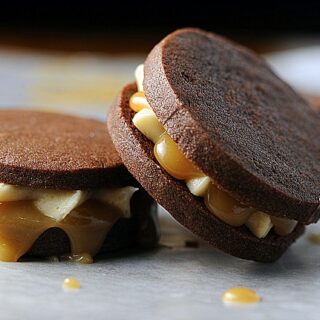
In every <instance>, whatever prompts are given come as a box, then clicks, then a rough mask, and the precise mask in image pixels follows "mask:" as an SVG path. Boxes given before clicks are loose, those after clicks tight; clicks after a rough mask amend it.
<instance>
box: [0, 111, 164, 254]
mask: <svg viewBox="0 0 320 320" xmlns="http://www.w3.org/2000/svg"><path fill="white" fill-rule="evenodd" d="M0 121H1V123H2V125H1V128H0V182H2V183H7V184H11V185H19V186H25V187H31V188H40V189H44V188H50V189H57V190H63V189H70V190H87V189H95V188H97V189H98V188H117V187H123V186H137V187H140V185H139V184H138V183H137V181H135V180H134V178H133V177H132V176H131V175H130V173H129V172H128V171H127V169H126V168H125V166H124V165H123V163H122V161H121V159H120V157H119V155H118V153H117V152H116V150H115V148H114V145H113V143H112V141H111V138H110V136H109V134H108V131H107V127H106V125H105V124H104V123H103V122H100V121H96V120H90V119H84V118H79V117H75V116H70V115H63V114H55V113H47V112H37V111H26V110H0ZM130 207H131V210H130V211H131V215H130V218H121V219H119V220H118V221H117V222H116V223H115V224H114V226H113V227H112V229H111V230H110V231H109V232H108V234H107V237H106V239H105V241H104V243H103V245H102V247H101V248H100V251H99V253H106V252H110V251H115V250H118V249H123V248H128V247H133V246H137V245H138V246H143V247H152V246H155V245H156V244H157V241H158V237H159V232H158V230H157V228H158V226H157V216H156V208H155V202H154V201H153V199H152V198H151V197H150V196H149V195H148V194H147V193H146V192H145V191H144V190H143V189H142V188H141V187H140V188H139V190H138V191H136V192H135V194H134V195H133V197H132V199H131V203H130ZM106 214H108V213H107V212H106ZM3 224H4V223H3ZM3 227H6V226H4V225H3ZM27 232H29V231H28V230H26V233H27ZM0 233H1V228H0ZM68 253H70V241H69V238H68V236H67V234H66V233H65V232H64V231H62V230H61V229H58V228H50V229H48V230H46V231H45V232H44V233H43V234H42V235H41V236H40V237H39V238H38V239H37V241H36V242H35V243H34V244H33V246H32V247H31V248H30V250H29V251H28V252H27V254H26V255H27V256H34V257H45V256H51V255H56V256H59V255H64V254H68Z"/></svg>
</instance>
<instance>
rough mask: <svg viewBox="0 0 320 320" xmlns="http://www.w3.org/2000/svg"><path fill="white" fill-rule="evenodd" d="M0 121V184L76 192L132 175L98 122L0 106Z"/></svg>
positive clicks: (117, 182)
mask: <svg viewBox="0 0 320 320" xmlns="http://www.w3.org/2000/svg"><path fill="white" fill-rule="evenodd" d="M0 122H1V126H0V182H4V183H8V184H13V185H22V186H29V187H34V188H52V189H72V190H77V189H91V188H99V187H108V186H122V185H126V184H128V182H129V181H130V180H131V179H132V178H131V176H130V174H129V173H128V172H127V170H126V169H125V167H124V165H123V164H122V161H121V159H120V157H119V155H118V153H117V152H116V150H115V148H114V146H113V144H112V141H111V139H110V137H109V134H108V132H107V128H106V125H105V124H104V123H103V122H100V121H96V120H91V119H83V118H79V117H75V116H70V115H63V114H55V113H48V112H38V111H27V110H0Z"/></svg>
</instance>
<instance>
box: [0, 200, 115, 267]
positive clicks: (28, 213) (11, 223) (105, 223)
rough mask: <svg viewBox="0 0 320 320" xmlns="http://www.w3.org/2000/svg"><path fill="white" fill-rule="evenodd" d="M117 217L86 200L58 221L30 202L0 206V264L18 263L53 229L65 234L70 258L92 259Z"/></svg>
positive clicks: (105, 208) (95, 203)
mask: <svg viewBox="0 0 320 320" xmlns="http://www.w3.org/2000/svg"><path fill="white" fill-rule="evenodd" d="M120 216H121V214H120V213H119V211H118V210H116V209H115V208H113V207H109V206H107V205H106V204H104V203H102V202H99V201H96V200H88V201H86V202H85V203H83V204H82V205H81V206H79V207H78V208H76V209H74V210H73V211H71V213H70V214H69V215H68V216H67V217H66V218H65V219H64V220H62V221H60V222H58V221H55V220H53V219H52V218H49V217H47V216H45V215H44V214H42V213H41V212H40V211H39V210H38V209H36V207H35V206H34V205H33V203H32V202H31V201H14V202H6V203H0V261H17V260H18V259H19V258H20V257H21V256H22V255H24V254H25V253H26V252H28V251H29V249H30V248H31V247H32V245H33V243H34V242H35V241H36V240H37V239H38V237H39V236H40V235H41V234H42V233H43V232H45V231H46V230H48V229H50V228H54V227H56V228H61V229H62V230H63V231H65V233H66V234H67V235H68V237H69V239H70V245H71V254H72V255H81V254H83V253H84V252H85V253H87V254H89V255H90V256H94V255H95V254H96V253H97V252H98V251H99V249H100V247H101V245H102V243H103V241H104V239H105V237H106V234H107V232H108V231H109V230H110V229H111V227H112V226H113V224H114V223H115V222H116V221H117V220H118V219H119V218H120Z"/></svg>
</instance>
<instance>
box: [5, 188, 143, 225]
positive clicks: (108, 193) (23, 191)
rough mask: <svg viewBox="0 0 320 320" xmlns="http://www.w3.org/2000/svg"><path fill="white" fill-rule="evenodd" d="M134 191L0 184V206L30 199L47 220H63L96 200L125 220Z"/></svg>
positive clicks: (134, 189)
mask: <svg viewBox="0 0 320 320" xmlns="http://www.w3.org/2000/svg"><path fill="white" fill-rule="evenodd" d="M136 190H138V189H137V188H134V187H130V186H129V187H123V188H109V189H97V190H89V191H88V190H86V191H83V190H52V189H32V188H28V187H22V186H14V185H10V184H5V183H0V203H4V202H11V201H22V200H30V201H31V202H33V204H34V206H35V207H36V208H37V209H38V210H39V211H40V212H41V213H43V214H44V215H46V216H47V217H50V218H52V219H54V220H56V221H62V220H63V219H64V218H65V217H66V216H67V215H68V214H69V213H70V212H71V211H72V210H73V209H75V208H77V207H79V206H80V205H81V204H83V203H84V202H85V201H88V200H98V201H101V202H102V203H106V204H109V205H112V206H114V207H116V208H118V209H119V210H120V211H121V212H122V213H123V216H124V217H129V216H130V199H131V197H132V195H133V194H134V192H135V191H136Z"/></svg>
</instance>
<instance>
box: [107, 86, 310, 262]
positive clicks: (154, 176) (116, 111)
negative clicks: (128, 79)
mask: <svg viewBox="0 0 320 320" xmlns="http://www.w3.org/2000/svg"><path fill="white" fill-rule="evenodd" d="M136 90H137V87H136V85H135V84H131V85H128V86H126V87H125V88H124V89H123V90H122V91H121V93H120V95H119V98H118V100H117V102H116V103H115V104H114V106H113V107H112V108H111V110H110V113H109V116H108V127H109V131H110V135H111V137H112V140H113V142H114V144H115V146H116V148H117V151H118V152H119V154H120V156H121V158H122V160H123V162H124V164H125V165H126V167H127V168H128V170H129V171H130V172H131V173H132V175H133V176H134V177H135V178H136V179H137V180H138V181H139V182H140V184H141V185H142V187H143V188H144V189H145V190H146V191H147V192H148V193H149V194H150V195H151V196H152V197H153V198H154V199H155V200H156V201H157V202H159V204H161V205H162V206H163V207H164V208H165V209H167V210H168V211H169V212H170V214H171V215H172V216H173V217H174V218H175V219H176V220H177V221H178V222H179V223H181V224H182V225H183V226H185V227H186V228H188V229H189V230H190V231H192V232H193V233H195V234H196V235H197V236H199V237H200V238H202V239H204V240H206V241H207V242H209V243H210V244H211V245H213V246H215V247H216V248H218V249H220V250H223V251H225V252H227V253H229V254H232V255H234V256H237V257H240V258H244V259H251V260H256V261H263V262H271V261H275V260H276V259H278V258H279V257H280V256H281V255H282V254H283V253H284V252H285V251H286V249H287V248H288V247H289V246H290V245H291V244H292V242H294V241H295V240H296V239H297V238H298V237H299V236H300V235H301V234H302V233H303V230H304V226H303V225H302V224H300V223H299V224H298V225H297V226H296V228H295V230H294V231H293V232H292V233H290V234H289V235H287V236H278V235H277V234H275V233H274V232H273V230H271V231H270V232H269V234H268V235H267V236H266V237H265V238H263V239H259V238H257V237H255V236H254V235H253V234H252V233H251V232H250V231H249V230H248V229H247V228H246V227H245V226H242V227H233V226H230V225H228V224H226V223H224V222H223V221H221V220H220V219H219V218H217V217H216V216H215V215H214V214H212V213H211V212H210V211H209V210H208V209H207V207H206V206H205V204H204V202H203V200H202V199H201V198H199V197H195V196H193V195H192V194H191V193H190V191H189V190H188V189H187V187H186V185H185V183H184V182H183V181H179V180H177V179H174V178H173V177H171V176H170V175H169V174H168V173H167V172H166V171H165V170H164V169H162V168H161V167H160V166H159V164H158V162H157V160H156V159H155V157H154V154H153V143H152V142H151V141H150V140H148V139H147V138H146V137H145V136H144V135H143V134H142V133H141V132H140V131H139V130H138V129H137V128H135V127H134V125H133V124H132V117H133V115H134V112H133V111H132V110H131V109H130V107H129V99H130V97H131V95H132V94H133V93H135V92H136Z"/></svg>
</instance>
